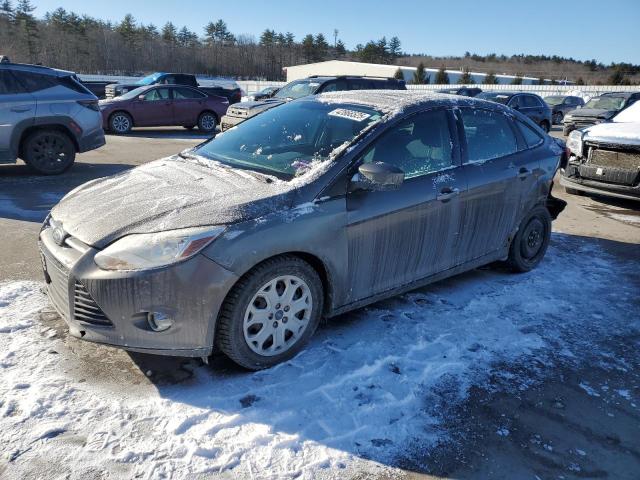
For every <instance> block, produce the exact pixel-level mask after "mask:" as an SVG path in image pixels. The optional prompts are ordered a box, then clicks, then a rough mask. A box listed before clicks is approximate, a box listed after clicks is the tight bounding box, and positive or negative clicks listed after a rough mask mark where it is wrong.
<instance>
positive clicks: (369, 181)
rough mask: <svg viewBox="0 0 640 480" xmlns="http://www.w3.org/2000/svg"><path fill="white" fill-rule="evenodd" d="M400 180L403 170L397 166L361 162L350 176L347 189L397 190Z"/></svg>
mask: <svg viewBox="0 0 640 480" xmlns="http://www.w3.org/2000/svg"><path fill="white" fill-rule="evenodd" d="M402 182H404V172H403V171H402V170H401V169H399V168H398V167H395V166H393V165H390V164H388V163H384V162H377V163H363V164H362V165H360V167H358V173H356V174H355V175H354V176H353V178H351V186H350V188H349V190H350V191H354V190H371V191H382V190H397V189H398V188H400V185H402Z"/></svg>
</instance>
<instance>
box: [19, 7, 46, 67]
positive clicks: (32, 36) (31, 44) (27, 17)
mask: <svg viewBox="0 0 640 480" xmlns="http://www.w3.org/2000/svg"><path fill="white" fill-rule="evenodd" d="M35 9H36V7H34V6H33V5H31V2H30V1H29V0H20V1H19V2H18V5H17V7H16V10H15V14H14V23H15V24H16V26H17V27H18V31H19V34H21V40H24V41H25V43H26V45H27V51H28V54H29V60H30V61H31V62H32V63H35V62H36V58H37V53H38V41H39V40H40V37H39V35H38V22H37V21H36V17H34V16H33V13H32V12H33V11H34V10H35Z"/></svg>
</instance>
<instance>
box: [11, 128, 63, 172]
mask: <svg viewBox="0 0 640 480" xmlns="http://www.w3.org/2000/svg"><path fill="white" fill-rule="evenodd" d="M22 155H23V159H24V161H25V163H26V164H27V165H29V167H30V168H31V169H33V170H34V171H36V172H37V173H39V174H41V175H58V174H60V173H62V172H64V171H65V170H68V169H69V168H70V167H71V165H73V162H74V161H75V159H76V147H75V145H74V143H73V141H72V140H71V138H69V136H68V135H67V134H66V133H64V132H60V131H58V130H39V131H37V132H34V133H32V134H31V135H29V136H28V137H27V138H26V139H25V140H24V143H23V144H22Z"/></svg>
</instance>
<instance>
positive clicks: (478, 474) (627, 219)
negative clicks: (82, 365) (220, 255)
mask: <svg viewBox="0 0 640 480" xmlns="http://www.w3.org/2000/svg"><path fill="white" fill-rule="evenodd" d="M556 130H557V129H556ZM554 134H555V135H559V133H558V132H557V131H555V132H554ZM202 139H203V137H201V136H199V135H198V134H197V133H191V132H186V131H183V130H180V129H175V130H173V129H163V130H141V131H139V132H137V133H135V134H133V135H131V136H127V137H114V136H109V137H108V139H107V145H106V146H105V147H103V148H102V149H99V150H97V151H94V152H89V153H86V154H83V155H80V156H79V158H78V160H77V164H76V166H74V168H73V169H72V170H71V172H69V173H68V174H66V175H63V176H58V177H35V176H31V175H30V174H29V173H28V171H27V169H26V167H25V166H24V165H22V164H19V165H5V166H0V239H1V241H2V244H3V246H4V248H3V249H2V250H1V251H0V272H1V274H0V281H6V280H40V279H41V272H40V264H39V260H38V258H39V257H38V253H37V248H36V238H37V234H38V230H39V226H40V222H41V221H42V219H43V218H44V216H45V215H46V212H47V211H48V210H49V208H50V207H51V206H52V205H53V204H55V203H56V202H57V201H58V200H59V199H60V198H61V197H62V196H63V195H64V194H65V193H66V192H68V191H69V190H71V189H72V188H74V187H75V186H77V185H79V184H81V183H84V182H85V181H88V180H89V179H92V178H95V177H98V176H103V175H108V174H112V173H116V172H120V171H123V170H125V169H128V168H131V167H133V166H135V165H139V164H142V163H145V162H148V161H151V160H154V159H156V158H160V157H162V156H167V155H170V154H173V153H176V152H177V151H180V150H182V149H184V148H188V147H190V146H193V145H195V144H197V143H199V142H200V141H202ZM556 185H558V186H557V187H556V188H555V189H554V194H555V195H556V196H558V197H560V198H563V199H564V200H566V201H567V202H568V206H567V208H566V209H565V211H564V212H563V213H562V214H561V216H560V217H559V218H558V220H557V221H556V222H555V223H554V231H555V232H559V233H565V234H569V235H573V236H578V237H583V238H586V239H590V241H593V242H595V243H597V244H598V245H599V246H600V247H601V248H602V249H603V250H605V251H606V252H607V253H609V254H611V255H614V256H616V257H617V258H618V259H620V260H621V261H623V262H625V263H626V264H628V265H636V266H639V267H640V202H639V203H633V202H621V201H617V200H615V201H614V200H611V199H606V198H595V197H594V198H592V197H587V196H573V195H567V194H566V193H565V192H564V190H563V189H561V187H559V182H556ZM624 281H631V282H635V283H637V286H638V288H637V291H638V292H640V273H638V274H637V275H636V276H633V275H632V276H631V277H629V278H627V277H625V279H624ZM576 288H580V286H579V285H576ZM611 289H612V290H614V289H615V285H611ZM558 295H562V292H558ZM633 305H634V308H632V309H631V310H630V311H629V315H630V317H631V316H633V317H634V318H637V316H638V315H640V300H639V299H636V301H635V303H634V304H633ZM60 334H61V335H62V334H64V332H60ZM601 342H602V345H601V346H602V348H601V349H595V350H597V351H598V352H600V353H597V354H596V353H595V350H594V353H593V354H592V353H591V352H589V351H585V352H583V353H582V354H581V355H580V356H579V358H575V359H574V360H573V361H572V360H567V359H566V358H564V357H553V356H551V357H545V358H544V359H540V358H525V359H522V361H521V362H519V363H518V364H511V365H496V366H495V368H496V370H500V371H501V372H503V373H504V372H511V373H513V378H514V379H516V380H514V382H508V381H506V380H505V378H506V377H505V375H504V374H503V375H500V376H496V377H495V378H494V379H492V381H491V382H489V384H488V385H483V386H481V387H474V388H472V390H471V392H470V395H469V396H468V398H467V400H466V401H464V402H463V403H462V404H459V403H454V404H448V403H447V401H446V395H445V394H444V393H443V396H442V403H441V404H440V405H438V411H439V412H440V415H441V416H442V420H443V429H444V430H445V432H446V433H447V438H448V440H447V441H445V442H443V443H442V444H441V445H440V446H438V447H437V448H435V449H433V450H430V451H428V452H417V453H416V452H412V454H411V455H408V456H407V459H405V460H404V461H403V462H404V463H403V464H402V467H403V468H404V471H405V472H406V478H408V479H426V478H429V479H430V478H452V479H487V478H490V479H510V480H513V479H515V480H517V479H533V480H536V479H540V480H542V479H551V478H554V479H574V478H575V479H577V478H611V479H637V478H640V473H639V472H640V409H639V408H638V406H639V405H640V373H639V372H640V353H638V352H640V348H639V347H640V332H636V333H635V334H629V335H625V336H622V337H620V336H611V337H609V338H604V339H602V340H601ZM79 348H81V349H83V350H84V349H87V352H85V353H87V359H88V360H87V361H90V360H91V354H89V350H92V349H93V347H85V346H84V344H83V345H82V346H80V347H79ZM102 349H103V347H100V350H95V352H96V353H95V355H96V356H102V354H103V353H104V351H102ZM602 352H607V354H606V356H605V357H603V356H602ZM128 358H129V357H128V356H125V355H124V354H121V353H115V354H114V356H113V361H114V362H115V363H116V364H121V365H122V366H123V368H126V369H134V370H138V371H145V369H146V367H145V365H144V362H145V360H144V359H142V360H140V364H139V365H136V364H134V363H131V362H130V361H129V360H128ZM127 362H128V363H127ZM125 364H127V365H128V366H124V365H125ZM177 365H178V364H177V363H176V362H175V360H168V361H167V364H166V368H163V367H162V366H160V367H158V364H157V363H155V371H159V372H163V371H164V372H166V375H167V380H168V381H175V382H179V381H181V380H182V378H181V377H180V374H179V373H176V374H175V375H174V374H172V373H171V371H172V369H174V368H175V367H176V366H177ZM69 368H72V367H71V366H69ZM76 368H77V366H76ZM175 371H178V372H179V371H182V370H179V369H178V370H175ZM140 378H141V381H144V374H140ZM523 378H524V379H528V380H530V381H527V382H523V381H522V379H523ZM589 386H598V389H597V390H593V389H592V388H591V387H589ZM354 478H357V477H354Z"/></svg>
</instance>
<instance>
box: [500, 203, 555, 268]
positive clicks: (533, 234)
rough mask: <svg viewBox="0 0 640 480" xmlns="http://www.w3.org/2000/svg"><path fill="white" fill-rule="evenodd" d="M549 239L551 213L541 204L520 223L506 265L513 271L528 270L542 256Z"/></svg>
mask: <svg viewBox="0 0 640 480" xmlns="http://www.w3.org/2000/svg"><path fill="white" fill-rule="evenodd" d="M550 240H551V215H549V211H548V210H547V209H546V208H545V207H542V206H539V207H536V208H534V209H533V210H532V211H531V212H530V213H529V215H527V216H526V217H525V218H524V220H522V222H521V223H520V226H519V227H518V232H517V233H516V236H515V237H514V239H513V241H512V242H511V246H510V247H509V257H508V258H507V265H508V267H509V268H510V269H511V270H512V271H514V272H528V271H529V270H532V269H533V268H535V267H536V266H537V265H538V264H539V263H540V262H541V261H542V259H543V258H544V255H545V253H546V251H547V248H548V247H549V241H550Z"/></svg>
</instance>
